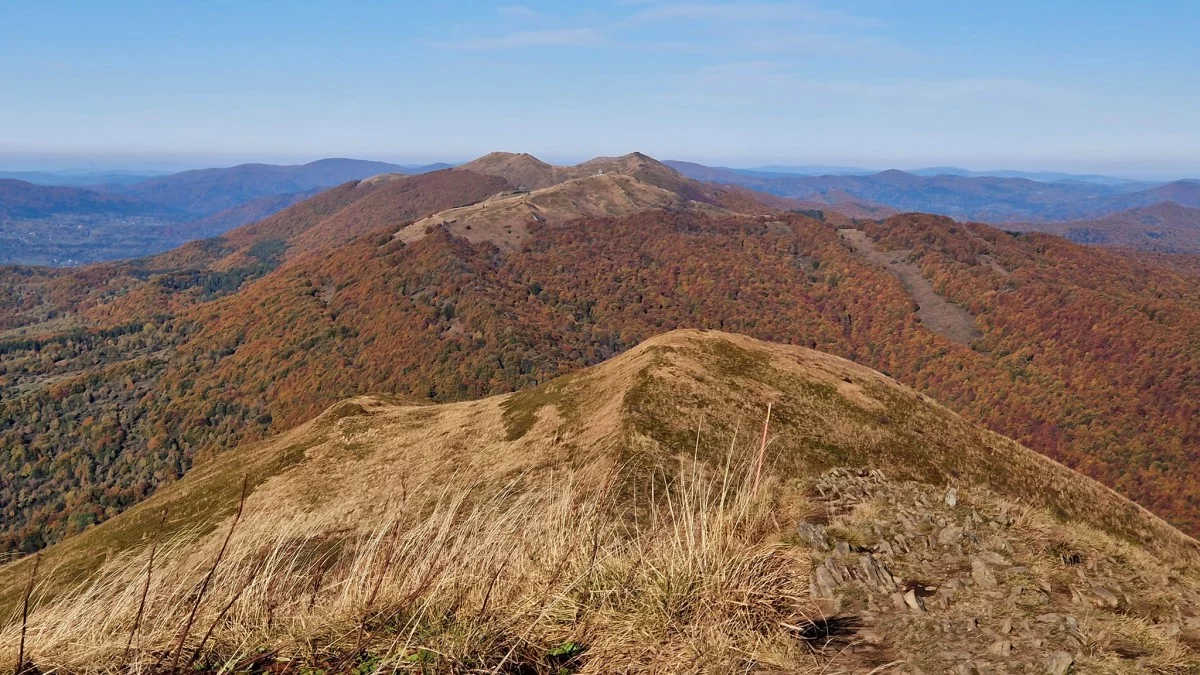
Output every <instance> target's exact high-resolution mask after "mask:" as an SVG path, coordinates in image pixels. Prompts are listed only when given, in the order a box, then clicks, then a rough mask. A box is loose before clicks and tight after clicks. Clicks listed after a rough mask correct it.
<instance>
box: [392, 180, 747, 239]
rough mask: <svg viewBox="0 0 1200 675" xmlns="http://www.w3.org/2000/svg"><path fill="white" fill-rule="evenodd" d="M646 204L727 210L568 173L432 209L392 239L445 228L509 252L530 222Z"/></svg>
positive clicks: (635, 183)
mask: <svg viewBox="0 0 1200 675" xmlns="http://www.w3.org/2000/svg"><path fill="white" fill-rule="evenodd" d="M645 209H675V210H679V209H695V210H699V211H702V212H708V213H714V214H719V213H728V211H726V210H725V209H722V208H720V207H717V206H712V205H709V204H706V203H704V202H696V201H691V200H689V199H685V198H683V197H681V196H680V195H679V194H678V193H676V192H671V191H669V190H666V189H663V188H661V187H657V186H656V185H655V184H652V183H648V182H645V181H643V180H641V179H639V178H637V177H634V176H631V175H624V174H619V173H608V174H604V175H592V176H584V177H582V178H572V179H570V180H567V181H563V182H562V183H558V184H556V185H553V186H551V187H547V188H542V189H540V190H534V191H532V192H517V193H501V194H499V195H497V196H496V197H494V198H492V199H489V200H486V201H483V202H479V203H477V204H472V205H471V206H464V207H461V208H457V209H450V210H448V211H442V212H439V213H435V214H433V215H431V216H429V217H428V218H422V219H421V220H418V221H416V222H414V223H413V224H412V225H409V226H408V227H405V228H402V229H401V230H400V231H399V232H397V233H396V238H397V239H398V240H400V241H403V242H405V243H411V242H414V241H418V240H420V239H422V238H424V237H425V236H427V235H429V234H430V233H432V232H434V231H435V230H436V229H442V228H444V229H445V230H446V231H448V232H451V233H453V234H454V235H455V236H459V237H463V238H465V239H466V240H468V241H471V242H482V241H489V242H492V243H494V244H496V245H497V246H499V247H500V248H501V249H503V250H505V251H512V250H515V249H518V248H520V245H521V242H522V241H524V240H525V238H526V236H527V234H528V230H529V226H530V225H531V224H534V223H562V222H565V221H567V220H571V219H574V218H603V217H607V216H627V215H630V214H633V213H637V212H639V211H642V210H645Z"/></svg>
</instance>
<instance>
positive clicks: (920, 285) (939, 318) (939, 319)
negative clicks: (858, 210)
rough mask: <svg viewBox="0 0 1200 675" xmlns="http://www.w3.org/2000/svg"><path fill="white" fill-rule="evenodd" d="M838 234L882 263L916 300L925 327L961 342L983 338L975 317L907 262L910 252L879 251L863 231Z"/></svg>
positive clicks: (872, 259)
mask: <svg viewBox="0 0 1200 675" xmlns="http://www.w3.org/2000/svg"><path fill="white" fill-rule="evenodd" d="M838 234H839V235H840V236H841V237H842V239H843V240H845V241H846V242H847V243H849V244H850V245H851V246H853V247H854V251H855V252H856V253H857V254H858V255H860V256H862V257H863V258H865V259H867V260H869V261H870V262H873V263H876V264H878V265H882V266H883V267H885V268H887V270H888V271H889V272H891V273H892V274H893V275H895V277H896V278H897V279H898V280H899V281H900V284H901V285H902V286H904V289H905V290H906V291H908V294H909V295H911V296H912V297H913V299H914V300H916V301H917V317H919V318H920V319H921V323H922V324H924V325H925V327H926V328H928V329H929V330H931V331H933V332H935V333H937V334H938V335H941V336H942V337H944V338H947V339H949V340H953V341H955V342H957V343H959V344H964V345H968V344H971V342H973V341H974V340H978V339H979V338H980V337H983V334H982V333H980V332H979V329H977V328H976V327H975V316H974V315H972V314H971V313H970V312H968V311H967V310H965V309H963V308H962V307H959V306H958V305H956V304H954V303H953V302H950V301H949V300H947V299H946V298H944V297H943V296H942V295H940V294H939V293H938V292H937V291H935V290H934V289H933V283H932V282H930V281H929V280H928V279H926V278H925V277H924V276H922V275H921V270H920V268H918V267H917V266H916V265H914V264H912V263H910V262H908V256H909V255H911V254H912V251H910V250H907V249H897V250H894V251H882V250H880V249H879V247H878V246H877V245H876V244H875V242H873V241H871V238H870V237H868V236H867V234H866V233H865V232H863V231H862V230H850V229H845V230H838Z"/></svg>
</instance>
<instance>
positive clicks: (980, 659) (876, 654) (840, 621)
mask: <svg viewBox="0 0 1200 675" xmlns="http://www.w3.org/2000/svg"><path fill="white" fill-rule="evenodd" d="M812 491H813V498H814V503H815V504H816V505H817V508H816V510H815V511H814V512H813V513H812V514H810V516H809V517H808V518H806V519H805V521H803V522H801V523H799V524H798V526H797V536H798V537H799V539H800V541H801V542H802V544H803V545H804V546H806V547H807V548H809V549H810V550H811V552H812V557H813V561H814V570H813V575H812V585H811V594H812V596H813V597H814V598H815V599H817V600H818V602H819V603H820V604H821V606H822V607H823V608H824V611H825V615H824V617H822V618H820V619H816V620H814V621H812V622H810V623H809V624H806V625H805V631H806V633H805V637H806V639H807V640H808V641H809V642H810V644H812V645H814V648H815V649H818V650H821V651H823V652H826V653H834V652H836V653H837V654H838V656H837V657H836V658H834V659H833V664H834V666H835V667H837V666H839V665H840V667H841V668H843V669H844V668H847V667H849V668H850V670H849V672H880V673H883V672H888V673H908V674H917V673H925V674H930V675H932V674H933V673H938V674H941V673H952V674H954V675H969V674H972V673H977V674H979V675H986V674H993V673H994V674H1002V673H1052V674H1055V675H1064V674H1066V673H1143V672H1145V673H1191V672H1200V651H1197V650H1200V589H1197V588H1195V587H1193V586H1192V584H1191V583H1190V582H1188V581H1186V580H1184V579H1183V578H1182V576H1181V575H1179V574H1176V572H1180V571H1181V570H1177V569H1173V568H1172V567H1171V565H1169V564H1166V563H1164V562H1162V561H1160V560H1158V559H1156V558H1153V557H1151V556H1149V555H1148V554H1146V553H1144V552H1143V551H1141V550H1137V549H1135V548H1134V547H1132V546H1129V545H1127V544H1125V543H1123V542H1119V541H1115V540H1113V539H1111V538H1109V537H1108V536H1106V535H1104V534H1102V533H1099V532H1097V531H1095V530H1091V529H1089V528H1085V527H1082V526H1078V525H1073V524H1067V523H1062V522H1059V521H1057V520H1055V519H1054V518H1053V517H1052V516H1051V515H1050V514H1047V513H1044V512H1037V511H1035V510H1032V509H1030V508H1027V507H1024V506H1022V505H1019V504H1013V503H1011V502H1007V501H1004V500H1002V499H1000V498H998V497H995V496H993V495H991V494H990V493H987V492H986V491H982V490H970V491H965V490H964V491H958V490H955V489H950V490H946V489H945V488H935V487H933V486H930V485H925V484H921V483H912V482H903V483H901V482H891V481H889V480H888V479H887V478H886V477H885V476H884V475H883V474H882V473H880V472H878V471H875V472H869V473H867V472H858V471H848V470H834V471H831V472H829V473H827V474H825V475H823V476H822V477H821V478H820V479H819V480H817V481H816V482H815V484H814V485H813V487H812Z"/></svg>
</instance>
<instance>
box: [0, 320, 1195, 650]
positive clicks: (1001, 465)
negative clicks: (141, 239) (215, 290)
mask: <svg viewBox="0 0 1200 675" xmlns="http://www.w3.org/2000/svg"><path fill="white" fill-rule="evenodd" d="M768 405H769V406H770V417H769V422H768V423H766V424H765V425H764V421H765V419H766V417H765V413H766V411H767V408H768ZM764 426H765V431H764ZM760 434H761V436H760ZM731 467H732V468H731ZM243 480H245V481H246V484H247V485H248V486H249V488H250V491H249V497H248V499H246V500H245V504H244V510H242V509H240V508H239V514H240V515H239V517H238V518H232V517H231V514H232V512H233V510H234V508H235V506H236V505H237V503H238V493H239V490H240V489H241V488H240V486H241V485H242V481H243ZM735 484H736V485H737V486H738V487H734V485H735ZM697 485H699V486H702V487H700V488H697V487H696V486H697ZM464 486H465V487H464ZM689 486H690V487H689ZM703 486H708V487H703ZM734 504H737V505H738V506H737V507H736V508H733V507H732V506H731V505H734ZM598 505H601V506H598ZM525 508H528V509H529V510H528V511H524V510H522V509H525ZM731 508H733V511H732V512H731V511H730V509H731ZM164 510H165V511H164ZM164 512H165V514H166V515H165V520H164V521H163V522H164V524H163V525H159V524H158V523H159V521H160V519H163V518H164V516H163V514H164ZM689 514H692V515H689ZM693 516H694V517H693ZM700 516H704V517H700ZM556 519H557V520H556ZM547 523H549V524H547ZM555 523H558V525H555V526H554V527H551V525H553V524H555ZM610 528H611V529H610ZM662 537H666V540H665V541H666V542H667V544H668V545H665V548H663V547H662V546H663V542H664V540H663V539H662ZM227 539H231V540H232V542H233V543H232V544H231V545H230V546H229V552H228V553H227V554H224V555H225V556H226V557H225V558H224V561H223V562H219V565H218V564H214V563H212V560H213V559H214V556H218V555H222V554H218V550H222V551H223V550H225V547H224V546H223V545H222V542H223V541H227ZM153 542H169V543H164V544H163V545H162V548H161V549H160V552H159V556H160V557H159V558H158V562H157V563H154V566H153V568H152V569H153V570H154V575H155V576H154V577H153V578H154V581H153V583H152V584H150V585H145V581H144V580H145V579H146V576H145V574H144V572H145V570H146V569H147V566H146V556H147V550H146V549H147V547H148V546H149V545H150V544H151V543H153ZM472 542H474V543H472ZM264 547H265V548H264ZM506 549H511V550H512V551H514V553H508V554H506V553H505V551H506ZM441 550H445V551H446V554H445V555H442V554H438V553H437V551H441ZM431 551H432V553H431ZM488 551H491V553H489V552H488ZM1198 553H1200V548H1198V545H1197V542H1195V541H1194V540H1192V539H1190V538H1189V537H1187V536H1185V535H1183V534H1181V533H1180V532H1178V531H1176V530H1174V529H1173V528H1171V527H1170V526H1169V525H1167V524H1166V523H1164V522H1163V521H1161V520H1159V519H1158V518H1156V517H1154V516H1153V515H1151V514H1149V513H1148V512H1147V511H1145V510H1144V509H1141V508H1139V507H1138V506H1136V505H1134V504H1133V503H1131V502H1129V501H1128V500H1126V499H1124V498H1122V497H1120V496H1118V495H1117V494H1115V493H1114V492H1112V491H1110V490H1108V489H1106V488H1104V487H1102V486H1101V485H1099V484H1098V483H1096V482H1094V481H1092V480H1090V479H1088V478H1085V477H1083V476H1081V475H1079V474H1076V473H1073V472H1072V471H1070V470H1068V469H1066V468H1065V467H1063V466H1061V465H1058V464H1056V463H1055V462H1053V461H1051V460H1049V459H1046V458H1045V457H1042V456H1040V455H1038V454H1036V453H1034V452H1032V451H1030V450H1028V449H1026V448H1024V447H1022V446H1020V445H1018V444H1017V443H1015V442H1013V441H1010V440H1008V439H1006V438H1003V437H1001V436H999V435H997V434H994V433H992V432H989V431H986V430H984V429H982V428H980V427H977V426H974V425H972V424H969V423H967V422H965V421H964V420H962V419H960V418H959V417H958V416H956V415H954V414H953V413H951V412H950V411H949V410H947V409H945V408H943V407H941V406H939V405H937V404H936V403H934V402H933V401H931V400H930V399H928V398H927V397H926V396H924V395H922V394H920V393H917V392H915V391H913V390H911V389H908V388H907V387H904V386H902V385H900V384H898V383H896V382H894V381H893V380H891V379H889V378H887V377H885V376H883V375H881V374H879V373H877V372H875V371H872V370H870V369H867V368H865V367H862V366H860V365H857V364H854V363H852V362H850V361H846V360H843V359H840V358H836V357H833V356H829V355H827V354H824V353H821V352H817V351H813V350H809V349H803V348H798V347H791V346H783V345H776V344H771V343H764V342H759V341H756V340H752V339H749V338H746V337H741V336H738V335H733V334H727V333H720V332H712V331H695V330H680V331H674V332H671V333H668V334H665V335H662V336H659V337H656V338H653V339H651V340H648V341H646V342H645V343H643V344H642V345H640V346H638V347H636V348H634V349H632V350H630V351H628V352H626V353H624V354H622V355H620V356H618V357H615V358H613V359H612V360H610V361H608V362H606V363H604V364H601V365H599V366H596V367H593V368H590V369H586V370H582V371H579V372H577V373H574V374H571V375H568V376H564V377H561V378H558V379H556V380H553V381H551V382H549V383H546V384H543V385H541V386H538V387H535V388H533V389H529V390H526V391H522V392H518V393H514V394H509V395H505V396H499V397H492V398H486V399H481V400H475V401H466V402H461V403H451V404H445V405H428V404H419V403H409V402H406V401H404V400H401V399H396V398H393V397H388V396H363V397H358V398H355V399H352V400H348V401H345V402H343V403H340V404H338V405H336V406H334V407H333V408H331V409H329V410H328V411H327V412H325V413H324V414H323V415H321V416H320V417H318V418H317V419H315V420H313V421H311V422H309V423H307V424H304V425H302V426H300V427H298V428H296V429H294V430H293V431H291V432H288V433H285V434H283V435H281V436H279V437H277V438H275V439H273V440H271V441H268V442H265V443H260V444H255V445H248V446H244V447H242V448H240V449H238V450H236V451H233V452H231V453H228V454H225V455H223V456H221V457H218V458H217V459H215V460H213V461H211V462H209V463H208V464H205V465H202V466H199V467H197V468H196V469H195V470H193V471H192V472H191V473H189V474H188V475H187V476H186V477H185V478H184V479H183V480H182V481H180V482H179V483H177V484H175V485H173V486H171V487H169V488H167V489H164V490H161V491H160V492H158V493H157V494H156V495H155V496H154V497H152V498H151V499H150V500H148V501H146V502H144V503H142V504H141V505H139V506H137V507H135V508H133V509H131V510H129V511H128V512H126V513H124V514H122V515H120V516H118V517H116V518H114V519H112V520H110V521H108V522H106V523H103V524H101V525H99V526H97V527H94V528H91V529H89V530H87V531H86V532H84V533H82V534H80V535H77V536H75V537H72V538H70V539H68V540H66V541H64V542H63V543H61V544H59V545H57V546H55V547H52V548H51V549H49V550H47V551H46V552H45V553H44V555H43V556H42V559H41V566H42V570H44V571H43V573H42V575H41V576H39V578H38V581H37V585H36V590H35V593H34V594H33V597H34V599H35V601H36V602H35V608H34V611H33V613H32V617H31V620H30V623H29V626H28V629H27V633H28V645H29V647H28V649H29V652H28V653H29V654H30V655H31V659H32V663H33V664H35V665H36V666H37V667H38V668H41V669H43V670H45V669H49V668H59V669H60V670H58V671H56V672H73V671H98V670H103V669H104V668H110V667H111V668H121V667H128V666H129V664H141V665H140V666H138V667H139V668H143V669H147V668H148V669H149V670H150V671H154V670H156V669H164V670H165V669H166V667H167V664H169V663H171V662H172V659H174V661H175V662H176V663H178V662H183V663H186V664H188V665H189V666H190V667H192V668H193V669H198V670H212V671H216V670H219V669H221V668H226V669H228V668H234V669H237V670H239V672H243V671H250V672H312V671H311V670H304V669H305V668H324V669H326V670H327V671H336V672H342V671H345V672H350V671H354V672H393V671H394V669H399V670H401V671H413V672H464V671H471V670H479V669H486V670H489V671H491V672H556V673H563V672H588V673H599V672H614V671H621V672H756V673H767V672H806V673H818V672H820V673H865V672H873V673H885V672H887V673H944V672H951V673H1009V672H1011V673H1059V674H1062V673H1068V672H1079V673H1132V672H1156V673H1184V672H1194V671H1195V670H1196V669H1197V668H1200V656H1198V655H1197V652H1196V651H1195V650H1196V649H1200V567H1198V566H1197V565H1198V562H1200V557H1198ZM506 555H507V556H508V557H505V556H506ZM105 560H109V561H110V562H107V563H105ZM32 564H33V560H32V559H26V560H24V561H22V562H20V563H16V564H13V565H10V566H8V567H6V568H3V569H0V605H2V606H5V607H9V608H11V607H14V606H15V605H16V604H18V599H19V597H20V595H21V591H22V589H23V587H24V585H25V582H26V580H27V579H28V578H29V576H30V573H31V566H32ZM218 569H219V572H218V571H216V570H218ZM45 570H50V572H49V573H46V572H45ZM206 570H207V572H206ZM205 576H208V577H212V578H213V580H214V581H213V583H212V585H211V589H209V588H205V589H204V590H200V591H197V590H196V589H197V588H199V586H198V584H200V583H201V581H202V579H203V578H204V577H205ZM87 578H92V579H97V580H98V581H97V582H96V583H94V584H92V585H91V586H87V585H85V587H84V588H83V590H75V591H71V588H72V587H73V585H74V584H77V583H78V582H79V580H81V579H87ZM640 584H646V585H644V586H643V585H640ZM143 586H144V587H145V588H146V589H151V590H150V591H149V597H150V600H149V602H148V603H147V604H146V605H145V606H144V607H142V608H141V610H139V608H138V604H139V603H138V602H137V598H138V597H139V595H140V594H141V593H144V592H145V591H142V588H143ZM171 589H178V590H177V591H172V590H171ZM355 589H357V590H355ZM197 593H199V595H197ZM206 593H207V596H206ZM192 606H194V607H195V608H196V609H192V610H190V611H189V608H190V607H192ZM489 608H490V609H489ZM143 610H144V611H143ZM143 614H144V616H143V618H142V619H141V622H140V624H141V626H142V628H141V631H142V632H141V633H140V634H139V635H140V637H138V639H137V640H134V638H133V635H134V634H137V633H138V631H137V629H133V631H132V632H131V626H133V625H134V622H135V619H136V617H137V616H141V615H143ZM189 615H190V617H191V618H190V619H189ZM193 619H194V621H193ZM193 623H194V625H195V626H196V628H194V629H191V628H189V627H190V626H191V625H192V624H193ZM19 624H20V621H19V620H15V621H11V622H9V623H8V624H6V626H5V627H4V628H3V629H0V637H2V639H0V645H4V646H3V647H0V655H3V656H2V657H0V658H4V659H9V660H11V659H13V658H15V655H14V654H11V653H10V651H11V649H12V645H15V644H16V637H17V636H18V632H19V629H20V625H19ZM127 642H128V643H129V644H131V645H134V647H133V648H132V650H131V649H129V648H127V647H126V644H127ZM5 650H9V651H5ZM181 655H182V656H181ZM181 659H182V661H181ZM154 663H157V664H158V665H157V666H154V665H152V664H154ZM122 664H124V665H122Z"/></svg>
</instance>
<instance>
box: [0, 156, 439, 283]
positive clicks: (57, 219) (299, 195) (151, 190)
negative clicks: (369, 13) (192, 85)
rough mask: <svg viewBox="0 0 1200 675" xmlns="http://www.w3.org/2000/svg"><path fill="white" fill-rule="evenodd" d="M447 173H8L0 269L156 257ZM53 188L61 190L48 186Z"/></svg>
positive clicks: (342, 167) (301, 169) (373, 166)
mask: <svg viewBox="0 0 1200 675" xmlns="http://www.w3.org/2000/svg"><path fill="white" fill-rule="evenodd" d="M447 166H449V165H444V164H435V165H427V166H401V165H396V164H387V163H384V162H369V161H363V160H356V159H322V160H318V161H316V162H310V163H308V164H302V165H296V166H278V165H272V164H242V165H239V166H234V167H229V168H221V169H199V170H194V171H184V172H181V173H176V174H171V175H166V176H153V177H147V176H139V175H133V174H78V175H74V174H73V175H65V176H63V175H54V174H48V173H36V172H18V173H11V174H7V175H13V176H23V177H24V179H15V178H3V179H0V264H4V263H10V264H11V263H16V264H43V265H71V264H80V263H87V262H97V261H101V260H111V259H117V258H133V257H139V256H145V255H150V254H154V253H158V252H161V251H165V250H168V249H170V248H173V247H175V246H178V245H179V244H182V243H184V242H187V241H191V240H194V239H200V238H204V237H212V236H216V235H218V234H221V233H222V232H226V231H228V230H230V229H233V228H235V227H238V226H241V225H245V224H247V223H252V222H255V221H258V220H261V219H263V218H265V217H267V216H270V215H271V214H273V213H276V212H278V211H280V210H282V209H284V208H287V207H288V206H291V205H292V204H295V203H296V202H298V201H301V200H303V199H306V198H308V197H311V196H312V195H313V194H315V192H316V191H319V190H323V189H326V188H329V187H333V186H335V185H340V184H342V183H345V182H348V181H352V180H359V179H362V178H367V177H370V176H374V175H377V174H384V173H399V174H419V173H425V172H428V171H434V170H437V169H442V168H445V167H447ZM25 179H29V180H25ZM56 180H57V181H61V182H63V183H64V184H63V185H49V184H47V183H50V182H53V181H56ZM90 181H95V184H90Z"/></svg>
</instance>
